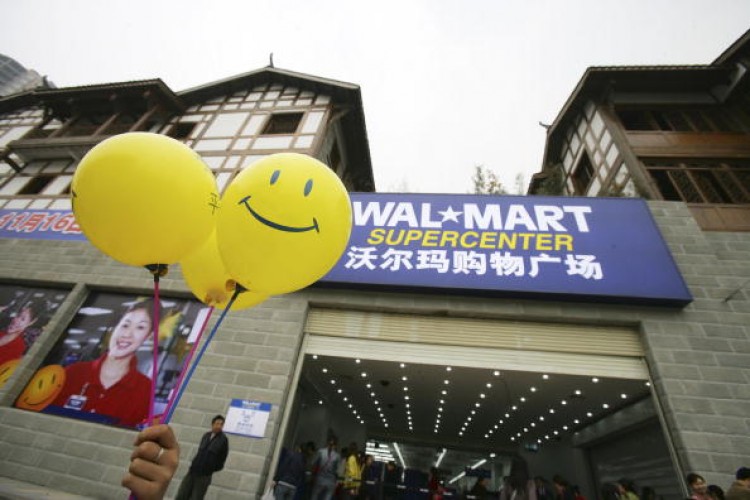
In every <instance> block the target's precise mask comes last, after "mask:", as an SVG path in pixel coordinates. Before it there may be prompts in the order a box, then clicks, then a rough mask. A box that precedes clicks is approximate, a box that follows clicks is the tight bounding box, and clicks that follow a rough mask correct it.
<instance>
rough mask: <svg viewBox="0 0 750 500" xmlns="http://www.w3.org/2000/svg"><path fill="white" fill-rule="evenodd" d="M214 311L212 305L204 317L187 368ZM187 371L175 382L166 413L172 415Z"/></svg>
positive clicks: (188, 357)
mask: <svg viewBox="0 0 750 500" xmlns="http://www.w3.org/2000/svg"><path fill="white" fill-rule="evenodd" d="M213 312H214V307H213V306H211V308H210V309H209V310H208V314H206V317H205V318H204V319H203V325H201V329H200V331H199V332H198V337H197V338H196V339H195V342H194V343H193V347H192V348H191V349H190V352H189V353H188V356H187V359H186V360H185V367H186V368H187V367H188V366H190V360H191V359H193V354H195V349H196V347H198V344H199V343H200V341H201V337H203V332H205V331H206V326H208V320H210V319H211V315H212V314H213ZM186 372H187V370H181V371H180V376H179V378H178V379H177V383H176V384H175V391H174V392H172V395H171V396H170V397H169V402H168V403H167V408H166V410H165V411H164V413H165V414H166V415H170V416H171V412H170V411H169V410H170V408H172V404H173V403H174V400H175V396H177V393H178V391H179V388H180V387H182V379H184V378H185V373H186ZM162 423H164V424H168V423H169V420H165V421H164V422H162Z"/></svg>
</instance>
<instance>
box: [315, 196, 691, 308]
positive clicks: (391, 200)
mask: <svg viewBox="0 0 750 500" xmlns="http://www.w3.org/2000/svg"><path fill="white" fill-rule="evenodd" d="M351 199H352V208H353V216H354V227H353V230H352V235H351V238H350V240H349V245H348V246H347V249H346V251H345V252H344V255H343V256H342V258H341V259H340V260H339V262H338V263H337V264H336V266H335V267H334V268H333V269H332V270H331V271H330V272H329V273H328V274H327V275H326V276H325V277H324V278H323V279H322V280H321V283H323V284H329V285H348V286H362V285H365V286H371V285H375V286H383V287H388V288H389V289H391V290H393V289H423V290H435V289H441V290H446V289H453V290H455V291H456V292H465V293H492V294H501V295H510V296H517V297H534V296H540V295H541V296H545V297H548V298H555V299H563V300H580V299H586V300H596V301H607V302H631V303H632V302H638V303H652V304H669V305H685V304H688V303H690V302H691V301H692V296H691V295H690V292H689V290H688V288H687V286H686V285H685V282H684V280H683V278H682V275H681V274H680V272H679V269H678V268H677V265H676V264H675V262H674V259H673V258H672V255H671V253H670V252H669V249H668V247H667V245H666V243H665V242H664V239H663V237H662V235H661V233H660V232H659V230H658V228H657V226H656V223H655V222H654V219H653V217H652V216H651V212H650V211H649V209H648V206H647V205H646V202H645V201H644V200H642V199H635V198H576V197H536V196H533V197H532V196H486V195H447V194H387V193H385V194H380V193H352V194H351Z"/></svg>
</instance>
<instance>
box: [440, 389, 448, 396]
mask: <svg viewBox="0 0 750 500" xmlns="http://www.w3.org/2000/svg"><path fill="white" fill-rule="evenodd" d="M440 393H441V394H442V395H443V396H446V395H447V394H448V391H446V390H445V389H443V390H442V391H440Z"/></svg>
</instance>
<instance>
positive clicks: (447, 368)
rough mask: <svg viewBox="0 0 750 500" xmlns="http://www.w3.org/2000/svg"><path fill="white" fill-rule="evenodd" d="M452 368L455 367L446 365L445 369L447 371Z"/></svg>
mask: <svg viewBox="0 0 750 500" xmlns="http://www.w3.org/2000/svg"><path fill="white" fill-rule="evenodd" d="M452 369H453V368H451V367H450V366H446V367H445V371H447V372H449V371H451V370H452Z"/></svg>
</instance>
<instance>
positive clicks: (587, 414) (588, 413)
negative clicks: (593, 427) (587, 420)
mask: <svg viewBox="0 0 750 500" xmlns="http://www.w3.org/2000/svg"><path fill="white" fill-rule="evenodd" d="M586 416H587V417H593V416H594V415H593V413H591V412H590V411H589V412H586Z"/></svg>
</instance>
